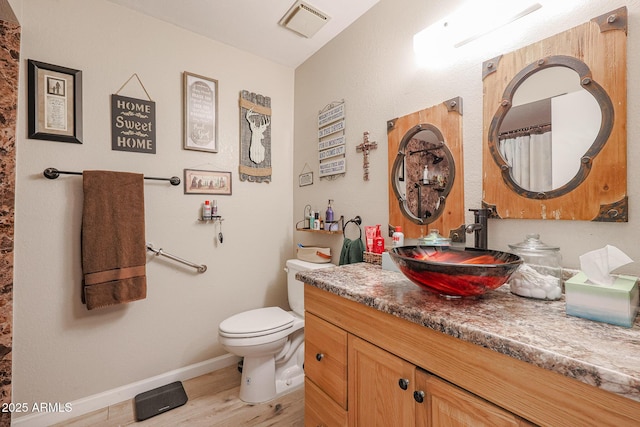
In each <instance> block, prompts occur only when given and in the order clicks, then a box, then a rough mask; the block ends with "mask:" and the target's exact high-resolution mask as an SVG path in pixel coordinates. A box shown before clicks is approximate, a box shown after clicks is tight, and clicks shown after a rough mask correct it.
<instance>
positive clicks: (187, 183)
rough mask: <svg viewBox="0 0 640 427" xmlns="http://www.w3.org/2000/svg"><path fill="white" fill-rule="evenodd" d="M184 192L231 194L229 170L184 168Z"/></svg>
mask: <svg viewBox="0 0 640 427" xmlns="http://www.w3.org/2000/svg"><path fill="white" fill-rule="evenodd" d="M184 194H221V195H227V196H230V195H231V172H219V171H207V170H197V169H185V170H184Z"/></svg>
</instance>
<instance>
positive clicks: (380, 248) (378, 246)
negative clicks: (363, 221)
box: [373, 224, 384, 254]
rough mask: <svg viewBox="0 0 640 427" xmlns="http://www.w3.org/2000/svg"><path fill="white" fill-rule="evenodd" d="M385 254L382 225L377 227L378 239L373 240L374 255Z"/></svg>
mask: <svg viewBox="0 0 640 427" xmlns="http://www.w3.org/2000/svg"><path fill="white" fill-rule="evenodd" d="M382 252H384V237H382V234H381V233H380V224H377V225H376V237H374V238H373V253H374V254H381V253H382Z"/></svg>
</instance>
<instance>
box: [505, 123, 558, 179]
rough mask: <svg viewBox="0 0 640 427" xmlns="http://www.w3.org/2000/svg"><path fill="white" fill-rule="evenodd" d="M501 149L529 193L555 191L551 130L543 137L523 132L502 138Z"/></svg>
mask: <svg viewBox="0 0 640 427" xmlns="http://www.w3.org/2000/svg"><path fill="white" fill-rule="evenodd" d="M549 128H550V127H549ZM536 129H540V127H537V128H536ZM499 149H500V154H501V155H502V157H503V158H504V159H505V161H506V162H507V164H508V165H509V166H510V167H511V176H512V177H513V180H514V182H515V183H516V184H518V185H519V186H520V187H522V188H524V189H526V190H529V191H549V190H552V189H553V182H552V172H551V171H552V168H551V164H552V155H551V131H550V130H548V131H545V132H543V133H540V132H539V131H537V132H532V131H531V130H524V129H520V130H518V131H516V132H508V133H505V134H502V135H500V143H499Z"/></svg>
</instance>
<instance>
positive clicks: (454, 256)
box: [389, 245, 522, 298]
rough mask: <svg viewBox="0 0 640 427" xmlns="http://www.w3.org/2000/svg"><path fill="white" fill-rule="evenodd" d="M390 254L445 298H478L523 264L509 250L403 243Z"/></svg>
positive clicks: (420, 283)
mask: <svg viewBox="0 0 640 427" xmlns="http://www.w3.org/2000/svg"><path fill="white" fill-rule="evenodd" d="M389 254H390V255H391V259H392V260H393V262H395V263H396V265H397V266H398V268H399V269H400V271H401V272H402V273H403V274H404V275H405V276H407V278H408V279H409V280H411V281H412V282H413V283H415V284H416V285H418V286H420V287H421V288H422V289H425V290H427V291H430V292H433V293H436V294H439V295H442V296H445V297H456V298H457V297H477V296H479V295H482V294H484V293H485V292H487V291H490V290H492V289H496V288H498V287H500V286H502V285H503V284H505V283H506V282H507V280H509V277H511V275H512V274H513V273H514V272H515V271H516V270H517V269H518V267H519V266H520V264H522V258H520V257H519V256H518V255H515V254H511V253H508V252H500V251H493V250H487V249H474V248H455V247H450V246H422V245H418V246H401V247H397V248H393V249H392V250H391V251H390V252H389Z"/></svg>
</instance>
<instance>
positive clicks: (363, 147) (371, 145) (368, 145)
mask: <svg viewBox="0 0 640 427" xmlns="http://www.w3.org/2000/svg"><path fill="white" fill-rule="evenodd" d="M362 139H363V141H362V144H360V145H358V146H357V147H356V152H358V153H362V156H363V159H362V168H363V169H364V174H363V176H362V179H363V180H365V181H369V151H371V150H375V149H376V148H378V143H377V142H375V141H369V132H365V133H364V135H363V137H362Z"/></svg>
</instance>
